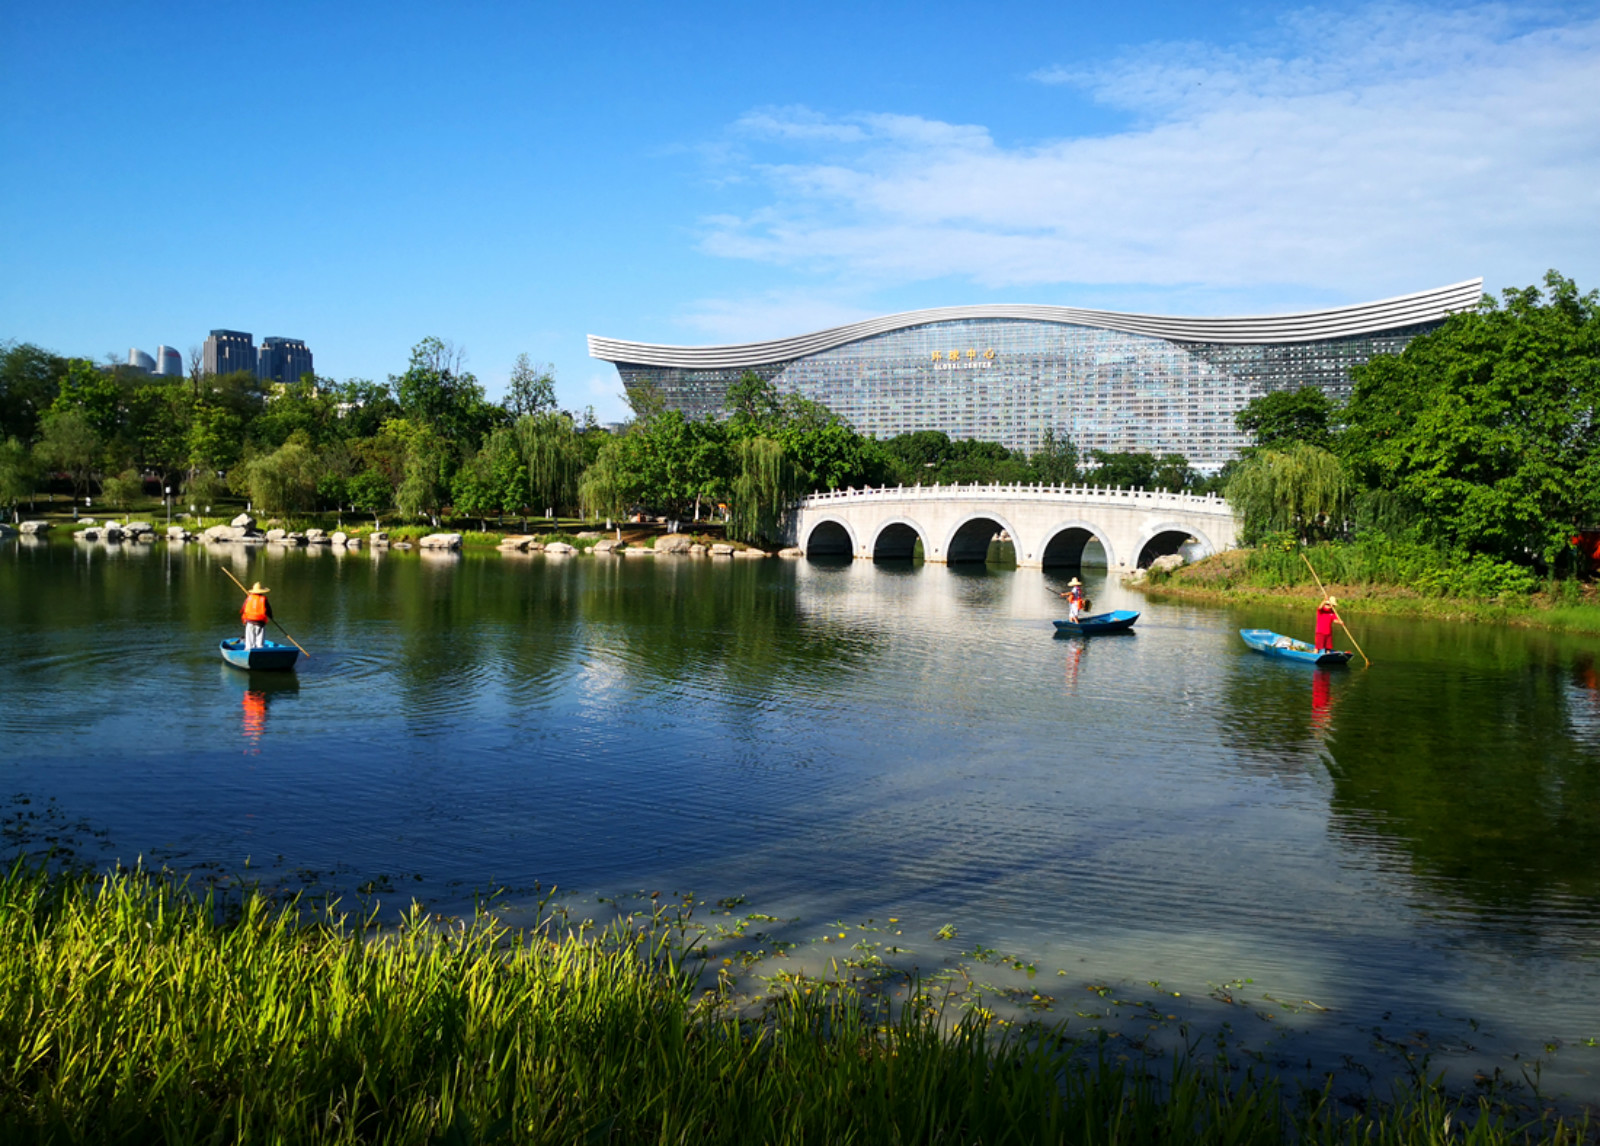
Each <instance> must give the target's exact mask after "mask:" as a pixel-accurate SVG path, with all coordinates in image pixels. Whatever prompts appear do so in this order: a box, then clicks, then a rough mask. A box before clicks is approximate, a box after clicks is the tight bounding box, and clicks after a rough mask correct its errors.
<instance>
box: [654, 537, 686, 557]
mask: <svg viewBox="0 0 1600 1146" xmlns="http://www.w3.org/2000/svg"><path fill="white" fill-rule="evenodd" d="M693 544H694V538H692V537H690V536H688V535H687V534H684V533H668V534H666V535H664V536H662V537H658V538H656V545H655V549H656V552H657V553H687V552H689V546H691V545H693Z"/></svg>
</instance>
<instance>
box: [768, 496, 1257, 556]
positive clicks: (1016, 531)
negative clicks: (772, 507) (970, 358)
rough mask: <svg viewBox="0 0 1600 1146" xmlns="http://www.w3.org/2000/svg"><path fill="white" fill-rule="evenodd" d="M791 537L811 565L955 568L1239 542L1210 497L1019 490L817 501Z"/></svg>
mask: <svg viewBox="0 0 1600 1146" xmlns="http://www.w3.org/2000/svg"><path fill="white" fill-rule="evenodd" d="M789 527H790V540H791V541H792V542H793V543H794V544H795V545H798V546H799V547H800V548H802V549H804V550H805V551H806V554H807V555H808V556H812V557H824V556H841V557H843V556H849V557H855V558H859V559H862V560H869V561H886V560H909V559H914V558H916V557H918V556H920V557H921V558H922V559H923V560H924V561H929V562H934V563H939V564H951V565H955V564H962V563H968V562H974V563H976V562H983V561H988V560H995V559H1000V560H1007V559H1008V558H1007V557H1006V556H1004V555H997V552H996V550H995V549H994V546H995V544H996V543H997V542H1000V543H1003V544H1008V545H1009V546H1010V548H1011V552H1012V553H1013V554H1014V560H1015V563H1016V564H1017V565H1019V566H1023V567H1025V568H1044V567H1047V566H1077V565H1084V564H1102V563H1103V564H1105V565H1106V566H1108V567H1110V568H1112V569H1130V568H1134V567H1138V566H1145V565H1148V564H1149V563H1150V562H1151V561H1153V560H1155V559H1156V558H1157V557H1162V556H1165V555H1167V554H1170V553H1179V552H1182V553H1183V554H1185V555H1186V556H1188V557H1190V558H1195V557H1202V556H1205V555H1207V554H1210V553H1216V552H1219V551H1220V550H1223V549H1231V548H1233V546H1234V544H1235V543H1236V541H1237V538H1238V532H1239V526H1238V521H1237V520H1236V519H1235V517H1234V515H1233V511H1232V510H1231V509H1230V508H1229V507H1228V503H1227V502H1226V501H1224V500H1222V499H1221V498H1219V497H1216V496H1215V495H1211V494H1207V495H1205V496H1197V495H1195V494H1187V493H1168V492H1166V491H1165V490H1144V489H1102V488H1100V487H1098V486H1092V487H1091V486H1059V485H1058V486H1050V485H1021V484H1013V485H977V484H973V485H953V486H946V485H933V486H922V485H919V486H912V487H910V488H907V487H905V486H898V487H895V488H893V489H863V490H855V489H850V490H838V491H835V492H832V493H816V494H812V495H810V496H809V497H806V498H804V499H802V500H801V502H800V504H799V505H798V506H797V507H796V509H795V511H794V512H793V513H792V514H791V515H790V525H789ZM1097 548H1098V550H1099V553H1097V552H1096V549H1097ZM1101 554H1103V557H1101ZM1096 558H1099V560H1098V561H1097V560H1096Z"/></svg>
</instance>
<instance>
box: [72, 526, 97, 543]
mask: <svg viewBox="0 0 1600 1146" xmlns="http://www.w3.org/2000/svg"><path fill="white" fill-rule="evenodd" d="M72 536H74V537H76V538H77V539H78V540H79V541H99V540H100V527H99V526H97V525H91V526H90V527H89V528H88V529H80V530H78V532H76V533H74V534H73V535H72Z"/></svg>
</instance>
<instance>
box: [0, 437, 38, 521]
mask: <svg viewBox="0 0 1600 1146" xmlns="http://www.w3.org/2000/svg"><path fill="white" fill-rule="evenodd" d="M33 479H34V466H33V458H32V457H30V456H29V454H28V447H27V446H24V445H23V444H22V443H21V442H20V441H19V440H18V439H16V438H7V439H6V440H5V441H3V442H0V506H3V507H4V508H6V509H9V510H11V512H12V516H13V517H15V516H16V509H17V504H18V503H19V502H21V501H22V500H23V499H24V498H31V497H32V496H33Z"/></svg>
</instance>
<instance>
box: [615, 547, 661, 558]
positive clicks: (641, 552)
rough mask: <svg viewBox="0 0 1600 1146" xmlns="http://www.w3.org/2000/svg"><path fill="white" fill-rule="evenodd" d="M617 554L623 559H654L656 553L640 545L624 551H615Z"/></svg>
mask: <svg viewBox="0 0 1600 1146" xmlns="http://www.w3.org/2000/svg"><path fill="white" fill-rule="evenodd" d="M617 552H618V553H620V554H621V555H622V556H624V557H654V556H655V555H656V553H657V552H658V551H657V550H654V549H646V548H645V547H644V546H642V545H630V546H628V548H626V549H619V550H617Z"/></svg>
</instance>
